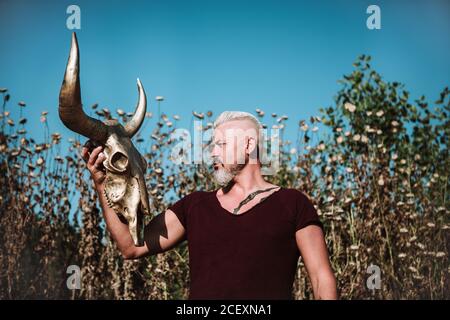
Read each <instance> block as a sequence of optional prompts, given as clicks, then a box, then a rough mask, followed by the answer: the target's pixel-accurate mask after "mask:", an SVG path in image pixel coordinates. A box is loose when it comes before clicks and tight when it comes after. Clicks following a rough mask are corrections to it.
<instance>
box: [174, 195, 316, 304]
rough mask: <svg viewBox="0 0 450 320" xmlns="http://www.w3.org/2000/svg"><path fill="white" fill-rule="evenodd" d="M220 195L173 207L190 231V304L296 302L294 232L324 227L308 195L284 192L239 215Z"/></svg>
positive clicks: (186, 199)
mask: <svg viewBox="0 0 450 320" xmlns="http://www.w3.org/2000/svg"><path fill="white" fill-rule="evenodd" d="M216 192H217V190H214V191H210V192H205V191H196V192H193V193H191V194H189V195H187V196H185V197H184V198H182V199H180V200H178V201H177V202H176V203H175V204H173V205H172V206H170V207H169V209H171V210H172V211H173V212H175V214H176V215H177V217H178V219H179V220H180V222H181V224H182V225H183V226H184V228H185V230H186V239H187V241H188V248H189V265H190V280H191V283H190V294H189V298H190V299H292V285H293V282H294V277H295V272H296V269H297V262H298V258H299V250H298V247H297V242H296V239H295V232H296V231H297V230H300V229H301V228H304V227H306V226H308V225H311V224H316V225H318V226H320V227H322V224H321V222H320V220H319V217H318V215H317V212H316V210H315V208H314V206H313V205H312V203H311V201H310V200H309V199H308V197H306V195H305V194H303V193H302V192H300V191H298V190H296V189H287V188H280V189H279V190H278V191H276V192H274V193H273V194H271V195H269V197H268V198H267V199H266V200H264V201H262V202H260V203H258V204H256V205H255V206H254V207H252V208H251V209H250V210H248V211H246V212H244V213H242V214H239V215H234V214H232V213H230V212H229V211H227V210H225V209H224V208H223V207H222V206H221V205H220V202H219V200H218V199H217V197H216Z"/></svg>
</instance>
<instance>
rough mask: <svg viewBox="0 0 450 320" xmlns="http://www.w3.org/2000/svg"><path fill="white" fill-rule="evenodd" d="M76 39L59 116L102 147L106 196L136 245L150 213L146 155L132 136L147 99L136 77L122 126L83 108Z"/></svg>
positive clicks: (141, 116) (138, 244)
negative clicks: (134, 96)
mask: <svg viewBox="0 0 450 320" xmlns="http://www.w3.org/2000/svg"><path fill="white" fill-rule="evenodd" d="M78 55H79V53H78V42H77V37H76V34H75V33H73V34H72V45H71V48H70V55H69V60H68V62H67V67H66V72H65V74H64V81H63V83H62V86H61V91H60V94H59V117H60V118H61V120H62V122H63V123H64V125H65V126H66V127H68V128H69V129H70V130H72V131H75V132H77V133H79V134H81V135H83V136H85V137H87V138H89V139H91V140H89V141H88V142H90V143H91V145H102V146H103V147H104V154H105V157H106V159H105V161H104V162H103V165H104V167H105V169H106V179H105V196H106V199H107V202H108V205H109V206H110V207H111V208H113V209H114V211H115V212H116V213H117V214H118V215H119V216H120V215H121V216H123V218H125V220H126V221H127V222H128V228H129V230H130V233H131V237H132V238H133V241H134V243H135V245H136V246H142V245H143V244H144V221H143V220H144V215H150V209H149V200H148V193H147V188H146V186H145V180H144V173H145V170H146V168H147V162H146V160H145V158H144V157H143V156H142V155H141V154H140V153H139V152H138V151H137V150H136V148H135V147H134V145H133V143H132V142H131V138H132V137H133V136H134V135H135V134H136V132H137V131H138V130H139V128H140V126H141V125H142V122H143V121H144V117H145V112H146V108H147V99H146V96H145V91H144V88H143V87H142V84H141V82H140V81H139V79H138V80H137V86H138V91H139V100H138V103H137V106H136V110H135V112H134V115H133V117H132V118H131V120H130V121H128V122H127V123H126V124H125V126H122V125H121V124H120V123H119V122H118V121H117V120H106V121H105V122H101V121H99V120H96V119H93V118H91V117H89V116H88V115H86V114H85V113H84V112H83V107H82V104H81V91H80V76H79V57H78Z"/></svg>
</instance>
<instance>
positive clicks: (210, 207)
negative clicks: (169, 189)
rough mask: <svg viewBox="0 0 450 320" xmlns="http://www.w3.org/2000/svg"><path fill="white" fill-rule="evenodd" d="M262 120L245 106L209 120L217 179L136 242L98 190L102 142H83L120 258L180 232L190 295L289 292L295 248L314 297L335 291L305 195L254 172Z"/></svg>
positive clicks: (287, 295) (147, 251)
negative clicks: (86, 144)
mask: <svg viewBox="0 0 450 320" xmlns="http://www.w3.org/2000/svg"><path fill="white" fill-rule="evenodd" d="M261 132H262V126H261V124H260V122H259V121H258V119H257V118H256V117H254V116H253V115H251V114H250V113H246V112H233V111H226V112H224V113H222V114H221V115H220V116H219V117H218V118H217V120H216V121H215V123H214V136H213V140H212V143H213V144H212V150H211V156H212V159H213V165H214V177H215V179H216V181H217V183H218V184H219V185H220V186H221V188H219V189H218V190H213V191H196V192H193V193H191V194H189V195H187V196H185V197H184V198H182V199H180V200H178V201H177V202H176V203H174V204H172V205H171V206H170V207H169V208H168V209H167V210H166V211H165V212H164V213H161V214H159V215H157V216H156V217H155V218H153V219H152V220H151V222H150V223H149V224H148V225H147V226H145V229H144V230H145V231H144V239H145V241H144V242H145V243H144V245H143V246H136V245H135V243H134V242H133V239H132V236H131V235H130V231H129V228H128V226H127V225H126V224H125V223H124V222H122V221H121V220H120V219H119V217H118V215H117V214H116V213H115V212H114V210H113V209H111V208H110V207H109V206H108V205H107V199H106V198H105V196H104V181H105V172H104V170H103V168H102V165H103V164H102V163H103V161H104V160H105V156H104V154H103V152H102V147H101V146H100V147H97V148H96V149H94V150H93V151H92V152H89V151H88V149H87V148H83V149H82V156H83V159H84V160H85V161H86V162H87V168H88V169H89V171H90V173H91V176H92V178H93V180H94V184H95V187H96V190H97V192H98V195H99V199H100V203H101V206H102V209H103V210H102V211H103V215H104V218H105V221H106V226H107V229H108V230H109V232H110V233H111V235H112V238H113V239H114V241H115V242H116V243H117V246H118V248H119V250H120V252H121V253H122V255H123V257H124V258H125V259H137V258H141V257H144V256H147V255H154V254H158V253H161V252H164V251H167V250H169V249H171V248H173V247H174V246H176V245H178V244H180V243H181V242H183V241H185V240H187V242H188V248H189V266H190V294H189V298H190V299H292V298H293V296H292V288H293V282H294V278H295V274H296V270H297V264H298V259H299V257H300V255H301V257H302V259H303V262H304V264H305V267H306V269H307V271H308V275H309V278H310V281H311V284H312V288H313V291H314V297H315V298H316V299H336V298H337V290H336V280H335V277H334V274H333V271H332V268H331V265H330V261H329V257H328V251H327V247H326V243H325V240H324V234H323V228H322V224H321V222H320V220H319V217H318V215H317V212H316V210H315V208H314V206H313V204H312V202H311V201H310V199H309V198H308V197H307V196H306V195H305V194H304V193H302V192H300V191H298V190H296V189H289V188H284V187H281V186H277V185H274V184H271V183H269V182H267V181H266V180H265V179H264V178H263V175H262V172H261V169H262V168H261V159H260V156H261V153H262V152H261V151H262V150H261V148H260V146H261V143H260V142H261V135H260V133H261Z"/></svg>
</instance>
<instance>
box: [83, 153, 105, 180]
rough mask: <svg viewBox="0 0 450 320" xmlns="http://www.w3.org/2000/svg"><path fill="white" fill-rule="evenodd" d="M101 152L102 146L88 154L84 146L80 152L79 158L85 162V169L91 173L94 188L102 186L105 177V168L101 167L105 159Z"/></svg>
mask: <svg viewBox="0 0 450 320" xmlns="http://www.w3.org/2000/svg"><path fill="white" fill-rule="evenodd" d="M102 150H103V147H102V146H98V147H97V148H95V149H94V150H92V152H89V149H88V148H87V147H85V146H84V147H83V149H82V150H81V157H82V158H83V160H84V161H85V162H86V166H87V169H88V170H89V172H90V173H91V177H92V179H93V180H94V184H95V186H96V187H98V186H100V185H102V184H103V182H104V181H105V177H106V174H105V167H104V166H103V161H105V159H106V157H105V155H104V153H103V152H102Z"/></svg>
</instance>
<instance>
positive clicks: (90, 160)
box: [88, 146, 102, 166]
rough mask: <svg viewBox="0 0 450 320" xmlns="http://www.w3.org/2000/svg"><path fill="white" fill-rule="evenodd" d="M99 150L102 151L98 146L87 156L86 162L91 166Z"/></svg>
mask: <svg viewBox="0 0 450 320" xmlns="http://www.w3.org/2000/svg"><path fill="white" fill-rule="evenodd" d="M101 151H102V147H101V146H99V147H97V148H95V149H94V150H93V151H92V152H91V156H90V157H89V162H88V163H89V164H90V165H91V166H92V165H94V163H95V161H96V160H97V156H98V154H99V153H100V152H101Z"/></svg>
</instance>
